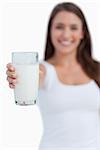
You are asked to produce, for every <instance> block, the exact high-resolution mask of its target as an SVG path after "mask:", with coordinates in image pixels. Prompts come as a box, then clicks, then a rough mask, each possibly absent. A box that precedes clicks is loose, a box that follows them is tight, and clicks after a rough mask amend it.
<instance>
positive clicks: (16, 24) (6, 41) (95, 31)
mask: <svg viewBox="0 0 100 150" xmlns="http://www.w3.org/2000/svg"><path fill="white" fill-rule="evenodd" d="M69 1H70V0H69ZM58 2H63V1H61V0H48V1H47V0H45V1H43V0H33V1H32V0H12V1H10V0H2V1H1V2H0V150H37V149H38V145H39V142H40V139H41V136H42V133H43V127H42V121H41V115H40V112H39V109H38V107H37V106H36V105H35V106H27V107H26V106H25V107H24V106H17V105H15V103H14V96H13V90H11V89H10V88H9V87H8V83H7V81H6V73H5V72H6V64H7V63H8V62H11V52H13V51H38V52H39V59H42V58H43V52H44V47H45V38H46V29H47V23H48V19H49V15H50V13H51V11H52V9H53V7H54V6H55V4H57V3H58ZM71 2H75V3H76V4H78V5H79V6H80V7H81V9H82V10H83V12H84V14H85V16H86V19H87V22H88V25H89V29H90V32H91V35H92V41H93V57H94V58H96V59H97V60H100V42H99V41H100V40H99V37H100V29H99V28H100V21H99V14H100V3H99V0H86V1H83V0H73V1H71Z"/></svg>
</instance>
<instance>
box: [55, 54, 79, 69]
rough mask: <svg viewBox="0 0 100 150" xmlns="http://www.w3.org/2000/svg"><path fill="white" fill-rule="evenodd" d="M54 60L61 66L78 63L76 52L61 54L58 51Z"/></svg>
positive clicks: (70, 65)
mask: <svg viewBox="0 0 100 150" xmlns="http://www.w3.org/2000/svg"><path fill="white" fill-rule="evenodd" d="M53 60H54V63H55V64H56V65H59V66H66V67H67V66H68V67H72V66H75V65H77V64H78V62H77V59H76V55H75V54H74V55H73V54H67V55H65V54H64V55H61V54H59V53H58V54H56V55H54V56H53Z"/></svg>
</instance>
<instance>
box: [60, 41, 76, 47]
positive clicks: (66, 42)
mask: <svg viewBox="0 0 100 150" xmlns="http://www.w3.org/2000/svg"><path fill="white" fill-rule="evenodd" d="M59 43H60V44H61V45H63V46H70V45H71V44H72V43H73V41H59Z"/></svg>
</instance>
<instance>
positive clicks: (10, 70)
mask: <svg viewBox="0 0 100 150" xmlns="http://www.w3.org/2000/svg"><path fill="white" fill-rule="evenodd" d="M6 67H7V71H6V74H7V81H8V83H9V87H10V88H12V89H14V88H15V85H16V84H17V74H16V70H15V68H14V66H13V65H12V64H11V63H8V64H7V66H6Z"/></svg>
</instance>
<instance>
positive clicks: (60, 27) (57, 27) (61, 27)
mask: <svg viewBox="0 0 100 150" xmlns="http://www.w3.org/2000/svg"><path fill="white" fill-rule="evenodd" d="M63 28H64V27H63V26H56V29H63Z"/></svg>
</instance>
